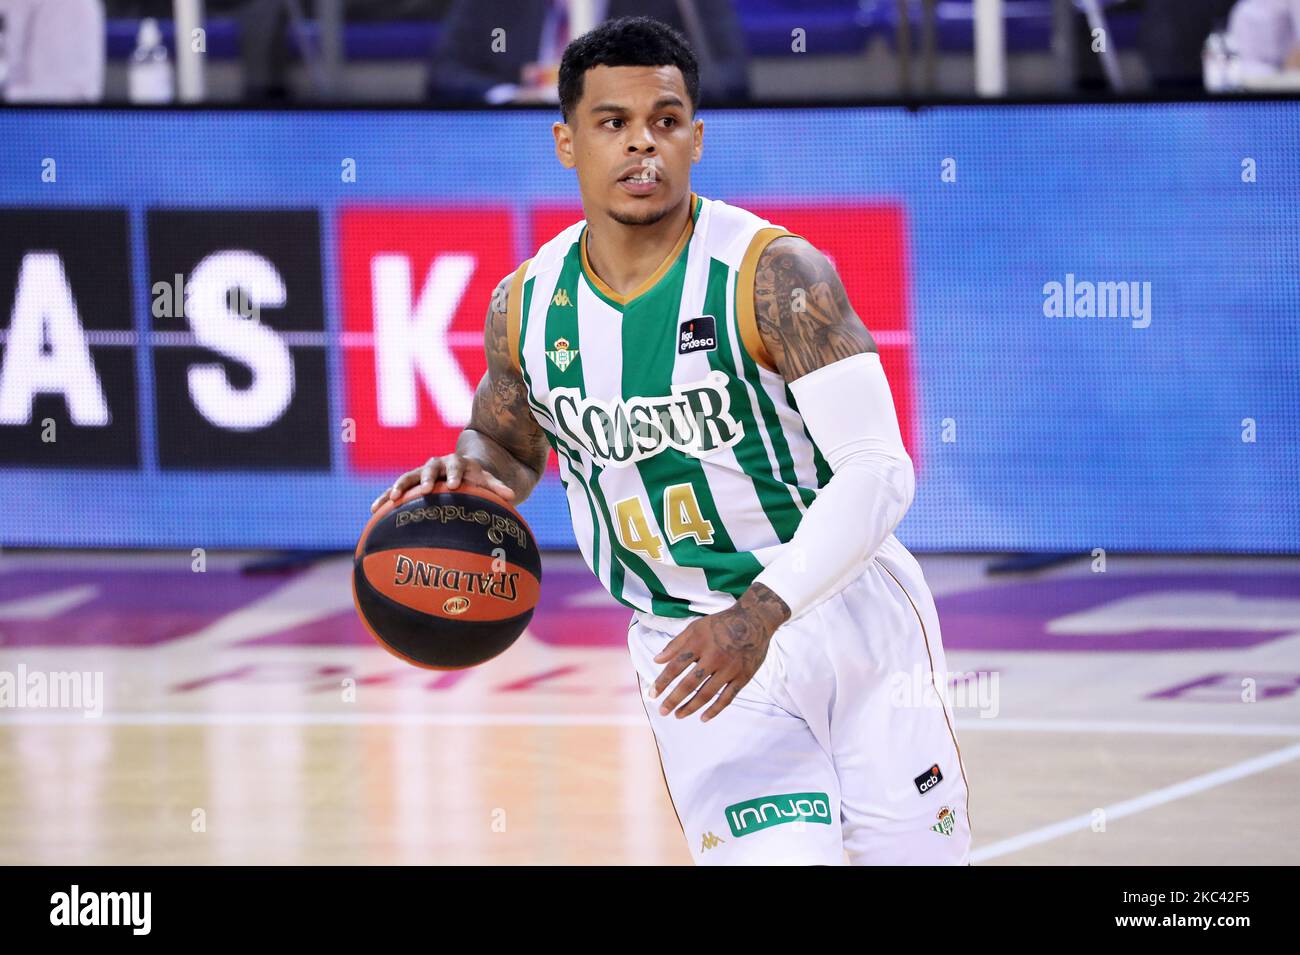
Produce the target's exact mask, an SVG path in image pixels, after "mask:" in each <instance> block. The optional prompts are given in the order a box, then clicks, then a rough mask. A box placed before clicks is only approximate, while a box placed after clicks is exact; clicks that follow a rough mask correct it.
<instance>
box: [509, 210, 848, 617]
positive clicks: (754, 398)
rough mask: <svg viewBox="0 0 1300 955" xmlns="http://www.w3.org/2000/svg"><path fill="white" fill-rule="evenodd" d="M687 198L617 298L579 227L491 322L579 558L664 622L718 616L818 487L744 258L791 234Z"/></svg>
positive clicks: (809, 445)
mask: <svg viewBox="0 0 1300 955" xmlns="http://www.w3.org/2000/svg"><path fill="white" fill-rule="evenodd" d="M690 201H691V212H692V214H691V219H690V221H689V223H688V225H687V226H686V228H685V230H684V231H683V233H682V237H681V238H680V239H679V240H678V243H677V246H676V247H675V248H674V249H673V251H672V252H671V253H669V255H668V257H667V258H666V259H665V260H664V262H663V264H662V265H661V266H660V267H659V269H658V270H656V272H655V274H654V275H652V276H651V277H650V278H649V279H648V280H647V281H646V282H645V283H644V284H643V285H642V286H641V287H640V288H638V289H637V290H635V291H634V292H633V293H631V294H630V295H628V296H621V295H619V294H618V293H616V292H615V291H614V290H613V289H611V288H610V287H609V286H608V285H606V284H605V283H604V282H603V281H602V280H601V279H600V278H599V277H598V276H596V274H595V273H594V272H593V271H592V270H591V268H590V266H589V264H588V261H587V255H586V241H587V240H586V235H587V231H586V225H587V224H586V221H585V220H584V221H582V222H577V223H575V224H574V225H572V226H570V227H569V228H567V229H565V230H564V231H563V232H561V233H560V234H559V235H557V236H556V237H555V238H553V239H551V240H550V241H549V242H547V243H546V244H545V245H543V246H542V247H541V248H540V249H538V251H537V254H536V255H535V256H533V258H531V259H529V260H527V261H526V262H524V263H523V264H522V265H521V266H520V267H519V269H518V271H517V272H516V273H515V275H514V278H513V280H512V282H511V285H510V295H509V299H508V308H507V312H508V315H509V319H508V323H507V324H508V329H509V339H510V346H511V354H512V357H513V359H514V360H516V361H517V363H518V366H519V369H520V372H521V375H522V378H523V380H524V382H525V384H526V386H527V391H528V403H529V406H530V407H531V409H532V412H533V415H534V416H535V417H536V419H537V421H538V423H539V424H540V425H541V427H542V429H543V430H544V431H545V432H546V436H547V439H548V440H549V442H550V444H551V447H552V448H553V449H554V450H555V453H556V456H557V457H558V459H559V465H560V477H561V479H562V480H563V482H564V487H565V489H566V494H567V499H568V505H569V512H570V515H571V517H572V520H573V529H574V534H575V536H576V537H577V541H578V546H579V548H580V549H581V551H582V555H583V558H584V559H585V560H586V562H587V565H588V566H589V567H590V568H591V570H592V572H593V573H595V575H596V576H597V577H598V578H599V579H600V581H601V583H602V584H604V586H605V587H606V588H607V589H608V590H609V592H610V593H611V594H612V595H613V596H614V597H615V598H616V599H617V600H619V601H620V602H622V603H624V604H626V605H627V606H629V607H632V608H633V609H634V610H636V611H638V615H644V614H649V615H652V616H658V617H670V618H683V617H691V616H695V615H700V614H709V613H715V612H717V611H719V610H723V609H726V608H727V607H729V606H731V605H732V604H733V603H734V602H735V600H736V598H738V597H739V596H740V595H741V594H743V593H744V592H745V590H746V589H747V588H748V587H749V585H750V582H751V581H752V580H753V579H754V577H756V576H757V575H758V573H759V572H760V571H761V570H762V569H763V567H764V566H766V565H767V564H768V563H769V562H771V560H773V559H774V558H775V557H776V556H777V554H778V553H779V552H780V548H781V547H783V546H784V545H785V544H786V542H788V541H789V540H790V538H791V537H792V536H793V535H794V532H795V529H796V528H797V527H798V526H799V521H800V519H801V518H802V516H803V514H804V512H805V511H806V510H807V508H808V506H809V505H810V504H812V502H813V500H815V498H816V496H817V491H818V489H819V488H821V487H823V486H824V485H825V484H826V482H827V481H829V480H830V476H831V469H830V467H829V465H828V464H827V463H826V460H825V458H824V457H823V456H822V454H821V452H820V450H819V449H818V448H817V446H816V444H815V443H814V442H813V440H812V438H811V436H810V435H809V434H808V431H807V429H806V428H805V427H804V424H803V418H802V417H801V416H800V414H799V411H798V407H797V406H796V404H795V400H794V396H793V395H792V394H791V393H790V390H789V388H787V387H786V384H785V380H784V378H783V377H782V376H781V374H780V373H779V372H778V371H776V370H775V366H774V364H773V363H772V361H771V358H770V356H769V355H768V354H767V350H766V349H765V348H764V347H763V344H762V341H761V339H760V338H759V335H758V330H757V325H756V322H755V319H754V299H753V294H754V291H753V290H754V271H755V266H756V264H757V262H758V258H759V255H760V254H761V252H762V251H763V249H764V248H765V247H766V245H767V243H768V242H770V241H771V240H772V239H774V238H776V237H778V236H782V235H791V234H792V233H789V232H787V231H785V230H784V229H781V228H780V227H777V226H773V225H772V224H771V223H769V222H767V221H765V220H763V219H760V218H759V217H758V216H756V215H754V214H753V213H751V212H748V211H746V210H744V209H741V208H738V207H736V206H730V205H727V204H726V203H725V202H722V201H720V200H711V199H706V198H703V197H701V196H697V195H696V194H695V193H691V197H690ZM674 629H678V628H674Z"/></svg>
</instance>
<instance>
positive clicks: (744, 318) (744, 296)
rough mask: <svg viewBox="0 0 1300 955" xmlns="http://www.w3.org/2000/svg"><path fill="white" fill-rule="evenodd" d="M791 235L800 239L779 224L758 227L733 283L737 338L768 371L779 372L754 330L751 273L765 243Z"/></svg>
mask: <svg viewBox="0 0 1300 955" xmlns="http://www.w3.org/2000/svg"><path fill="white" fill-rule="evenodd" d="M787 235H789V236H794V237H795V238H796V239H802V238H803V236H800V235H795V234H794V233H793V232H789V231H787V230H785V229H782V228H780V227H779V226H771V227H770V228H767V229H759V230H758V231H757V232H755V233H754V237H753V238H752V239H750V240H749V248H748V249H746V250H745V257H744V258H743V259H742V260H741V262H740V276H739V279H738V281H737V283H736V324H738V325H739V326H740V340H741V341H742V342H744V344H745V351H747V352H749V357H750V358H752V359H754V361H756V362H757V363H758V364H760V365H762V366H763V367H764V368H766V369H767V370H768V371H774V372H776V373H777V374H780V369H778V368H777V367H776V362H775V361H773V360H772V355H771V353H770V352H768V350H767V346H766V345H764V344H763V336H762V335H760V334H759V333H758V318H757V317H756V316H755V315H754V273H755V272H757V271H758V258H759V256H761V255H762V254H763V250H764V249H766V248H767V245H768V243H769V242H771V241H772V240H773V239H779V238H781V237H782V236H787Z"/></svg>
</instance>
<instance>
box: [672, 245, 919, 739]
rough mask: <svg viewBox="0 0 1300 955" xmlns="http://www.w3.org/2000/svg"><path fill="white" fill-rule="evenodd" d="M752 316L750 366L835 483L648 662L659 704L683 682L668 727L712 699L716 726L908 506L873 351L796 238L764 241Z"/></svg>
mask: <svg viewBox="0 0 1300 955" xmlns="http://www.w3.org/2000/svg"><path fill="white" fill-rule="evenodd" d="M754 315H755V320H756V324H757V326H758V332H759V340H760V342H759V344H760V349H759V351H760V354H759V355H758V356H757V357H758V358H759V360H761V361H762V362H763V363H764V364H765V365H767V367H769V368H770V369H771V370H773V371H777V372H779V373H780V374H781V375H782V377H784V378H785V380H786V382H787V383H788V384H789V386H790V391H791V393H792V394H794V395H795V400H796V401H797V403H798V406H799V411H800V413H801V415H802V416H803V419H804V424H805V425H806V426H807V427H808V430H809V433H810V434H811V435H812V436H813V439H814V440H815V441H816V442H817V446H818V447H819V448H820V449H821V450H822V452H823V453H824V454H825V455H826V459H827V461H828V462H829V463H830V465H831V470H832V477H831V480H830V481H828V482H827V483H826V485H825V486H823V487H822V488H820V489H819V490H818V492H817V499H816V500H815V501H814V502H813V503H812V505H811V506H810V507H809V508H808V510H807V511H806V512H805V513H804V516H803V517H802V519H801V520H800V522H799V527H798V529H797V530H796V531H795V534H794V537H793V538H792V539H791V540H790V542H789V544H788V545H787V546H786V547H785V548H783V549H782V550H781V551H780V553H779V554H778V555H777V557H776V558H775V559H774V560H773V561H772V562H771V563H769V564H768V565H767V566H766V567H765V568H764V569H763V571H762V572H761V573H760V574H759V575H758V576H757V577H756V578H755V579H754V581H753V582H752V583H751V584H750V586H749V588H748V589H747V590H746V591H745V593H743V594H742V595H741V596H740V598H739V599H738V600H737V601H736V603H734V604H733V605H732V606H730V607H728V608H727V609H726V610H723V611H721V612H719V613H715V614H710V615H709V616H707V617H702V618H700V619H699V620H696V621H693V622H692V623H691V624H690V625H689V626H688V627H687V628H686V629H685V630H683V631H682V632H681V633H679V634H678V635H677V636H676V637H674V638H673V640H672V641H671V642H670V643H669V644H668V645H667V646H666V647H665V648H664V650H663V652H662V653H660V654H659V656H657V657H655V661H656V662H657V663H667V664H668V665H667V666H666V667H665V668H664V670H663V671H662V672H661V673H660V675H659V678H658V679H657V680H656V682H655V690H654V695H655V696H658V695H659V694H660V693H662V692H663V691H664V690H665V689H666V688H667V687H668V686H669V685H670V684H671V683H672V682H673V681H674V680H676V679H677V678H678V677H679V676H681V679H680V680H679V681H678V683H677V686H675V687H674V688H673V691H672V693H671V694H670V695H669V696H668V697H667V698H666V699H665V700H664V702H663V704H662V706H661V707H660V710H659V712H660V715H663V716H666V715H667V714H668V713H669V712H672V711H674V710H676V716H677V717H679V718H680V717H684V716H688V715H690V714H691V713H693V712H695V710H697V709H699V708H700V707H702V706H703V705H705V704H706V703H708V702H709V701H710V700H711V699H713V698H714V697H715V696H717V699H716V701H715V702H713V704H712V705H711V706H710V707H709V708H708V709H707V710H706V711H705V712H704V714H703V716H702V717H701V719H702V720H706V721H707V720H709V719H711V718H712V717H713V716H715V715H717V713H718V712H720V711H721V710H722V709H723V708H725V707H726V706H727V705H728V704H729V703H730V702H731V701H732V700H733V699H735V697H736V694H737V693H738V692H739V691H740V689H741V688H742V687H743V686H744V685H745V684H746V683H748V682H749V680H750V679H751V678H752V677H753V675H754V673H756V672H757V670H758V668H759V667H760V666H761V665H762V663H763V660H764V658H765V657H766V655H767V647H768V644H769V643H770V641H771V639H772V635H773V634H774V633H775V632H776V630H777V628H778V627H780V626H781V625H782V624H783V623H785V622H786V621H787V620H789V619H790V618H792V617H795V616H798V615H799V614H800V613H802V612H804V611H805V610H807V609H808V608H809V607H811V606H812V605H813V604H815V603H816V602H818V601H819V600H821V599H823V598H824V597H826V596H828V595H829V594H831V593H833V592H834V591H835V590H837V589H838V588H839V587H840V586H842V585H843V584H845V583H847V582H848V581H849V580H851V579H852V578H853V577H854V576H855V575H857V574H859V573H861V571H862V568H863V562H864V560H866V559H868V558H869V557H870V556H871V555H872V554H874V553H875V551H876V550H877V549H879V547H880V545H881V543H882V542H883V541H884V539H885V538H886V537H887V536H888V535H889V534H890V533H891V532H892V531H893V528H894V526H895V525H896V524H897V523H898V521H899V520H900V519H901V518H902V516H903V513H904V512H905V511H906V510H907V507H908V505H909V504H910V503H911V500H912V489H913V475H912V462H911V460H910V459H909V458H908V457H907V452H906V451H905V450H904V449H903V445H902V438H901V436H900V435H899V430H898V419H897V416H896V414H895V413H894V406H893V401H892V399H891V398H890V395H889V386H888V384H887V383H886V381H885V377H884V372H883V371H882V370H881V369H880V358H879V355H878V354H877V352H876V345H875V342H874V341H872V339H871V335H870V334H869V333H868V332H867V330H866V328H865V327H864V326H863V324H862V320H861V319H860V318H858V316H857V314H856V313H855V312H854V311H853V307H852V306H851V305H850V304H849V300H848V296H847V295H845V293H844V285H843V283H841V282H840V279H839V276H838V275H836V274H835V269H834V268H833V267H832V266H831V264H830V262H829V261H827V259H826V256H824V255H822V253H820V252H818V251H817V249H815V248H814V247H813V246H812V245H810V244H809V243H808V242H806V241H805V240H803V239H800V238H797V237H794V236H784V237H781V238H777V239H773V240H772V241H771V242H769V243H768V244H767V247H766V248H765V249H764V250H763V252H762V253H761V254H760V255H759V259H758V264H757V268H756V270H755V276H754ZM846 529H851V530H850V531H849V532H848V533H846ZM828 636H832V635H828ZM692 663H694V664H695V666H694V668H692V669H691V670H690V672H686V671H687V668H688V667H690V666H691V664H692ZM682 674H685V675H684V676H682ZM719 691H721V692H719ZM691 694H694V695H693V696H691ZM688 696H690V699H689V700H688V701H686V702H685V704H684V705H680V706H679V704H682V701H683V700H686V698H687V697H688Z"/></svg>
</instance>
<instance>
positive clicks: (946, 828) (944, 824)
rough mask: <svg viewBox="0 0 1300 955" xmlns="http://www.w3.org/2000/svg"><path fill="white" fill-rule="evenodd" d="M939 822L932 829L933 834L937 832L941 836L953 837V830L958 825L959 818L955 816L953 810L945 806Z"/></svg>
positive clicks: (940, 812)
mask: <svg viewBox="0 0 1300 955" xmlns="http://www.w3.org/2000/svg"><path fill="white" fill-rule="evenodd" d="M938 819H939V821H938V822H936V823H935V824H934V825H933V826H931V827H930V831H931V832H937V833H939V835H941V836H950V835H952V830H953V828H954V827H955V826H956V825H957V817H956V816H955V815H953V812H952V810H951V809H949V808H948V807H947V806H944V807H943V808H942V809H940V810H939V815H938Z"/></svg>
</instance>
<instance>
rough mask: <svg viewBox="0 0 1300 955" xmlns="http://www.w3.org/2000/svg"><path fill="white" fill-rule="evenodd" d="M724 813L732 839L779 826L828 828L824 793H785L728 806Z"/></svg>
mask: <svg viewBox="0 0 1300 955" xmlns="http://www.w3.org/2000/svg"><path fill="white" fill-rule="evenodd" d="M724 812H725V813H726V816H727V825H729V826H730V827H731V834H732V835H733V836H737V837H739V836H747V835H749V834H750V833H751V832H758V831H759V830H760V829H767V828H769V827H771V826H779V825H781V823H783V822H798V821H800V820H802V821H804V822H820V823H821V824H822V825H825V826H829V825H830V824H831V801H830V798H829V797H828V796H827V795H826V794H825V793H785V794H784V795H781V796H759V797H758V798H757V799H748V800H746V801H745V802H738V803H736V804H735V805H734V806H728V807H727V808H726V809H725V810H724Z"/></svg>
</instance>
